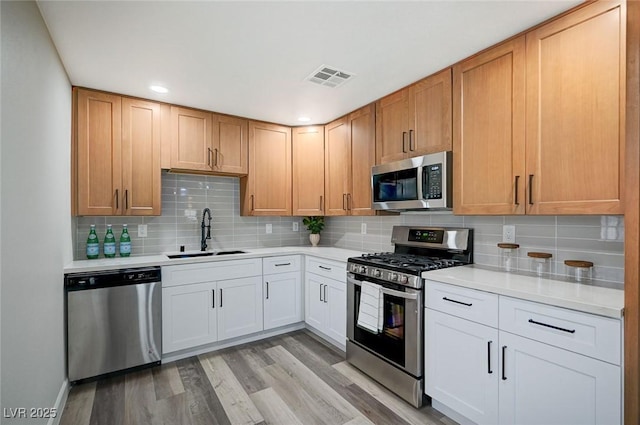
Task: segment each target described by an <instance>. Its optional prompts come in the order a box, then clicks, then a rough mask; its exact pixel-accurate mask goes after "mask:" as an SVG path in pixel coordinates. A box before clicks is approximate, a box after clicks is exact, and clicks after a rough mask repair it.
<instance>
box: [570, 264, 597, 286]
mask: <svg viewBox="0 0 640 425" xmlns="http://www.w3.org/2000/svg"><path fill="white" fill-rule="evenodd" d="M564 264H565V268H566V269H567V276H568V277H569V279H571V280H573V281H574V282H580V283H587V282H590V281H591V279H592V278H593V263H592V262H591V261H584V260H565V261H564Z"/></svg>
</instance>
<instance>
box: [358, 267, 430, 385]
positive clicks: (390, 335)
mask: <svg viewBox="0 0 640 425" xmlns="http://www.w3.org/2000/svg"><path fill="white" fill-rule="evenodd" d="M367 281H369V282H371V283H375V284H377V285H380V286H382V294H383V311H384V318H383V328H382V330H381V331H380V333H377V334H376V333H373V332H370V331H368V330H366V329H363V328H360V327H359V326H358V325H357V323H358V311H359V307H360V293H361V281H360V280H358V279H356V278H355V275H353V274H352V273H348V274H347V337H348V338H349V340H350V341H351V342H353V343H355V344H357V345H359V346H360V347H362V348H364V349H366V350H367V351H369V352H371V353H373V354H375V355H376V356H378V357H380V358H382V359H384V360H386V361H387V362H389V363H391V364H393V365H395V366H397V367H399V368H401V369H402V370H404V371H405V372H407V373H409V374H411V375H413V376H414V377H416V378H421V377H422V361H423V358H422V352H423V346H424V338H423V335H424V334H423V323H422V305H423V304H422V303H423V299H422V297H423V295H422V290H419V289H413V288H407V287H404V286H400V285H393V284H387V283H383V282H381V281H378V280H376V279H371V278H368V279H367Z"/></svg>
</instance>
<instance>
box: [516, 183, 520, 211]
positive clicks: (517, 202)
mask: <svg viewBox="0 0 640 425" xmlns="http://www.w3.org/2000/svg"><path fill="white" fill-rule="evenodd" d="M519 181H520V176H516V197H515V198H516V201H515V204H516V205H520V202H519V201H518V182H519Z"/></svg>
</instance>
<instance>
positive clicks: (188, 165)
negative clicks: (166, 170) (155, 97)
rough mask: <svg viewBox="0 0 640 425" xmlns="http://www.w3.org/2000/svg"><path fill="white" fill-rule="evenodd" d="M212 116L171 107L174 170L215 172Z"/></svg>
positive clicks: (194, 110) (172, 166) (172, 162)
mask: <svg viewBox="0 0 640 425" xmlns="http://www.w3.org/2000/svg"><path fill="white" fill-rule="evenodd" d="M212 124H213V116H212V114H211V112H205V111H199V110H196V109H188V108H181V107H179V106H172V107H171V134H172V136H171V168H176V169H182V170H194V171H212V170H213V149H212V148H211V146H212V144H211V136H212V133H213V132H212Z"/></svg>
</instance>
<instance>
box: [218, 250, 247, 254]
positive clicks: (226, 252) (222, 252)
mask: <svg viewBox="0 0 640 425" xmlns="http://www.w3.org/2000/svg"><path fill="white" fill-rule="evenodd" d="M230 254H246V252H244V251H238V250H235V251H218V252H216V253H215V254H214V255H230Z"/></svg>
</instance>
